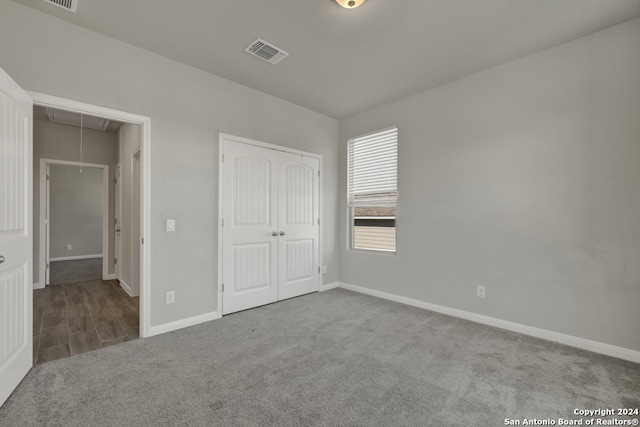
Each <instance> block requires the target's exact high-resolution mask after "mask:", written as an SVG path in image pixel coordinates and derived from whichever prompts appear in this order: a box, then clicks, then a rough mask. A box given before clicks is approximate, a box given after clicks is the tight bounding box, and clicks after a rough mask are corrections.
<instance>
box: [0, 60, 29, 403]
mask: <svg viewBox="0 0 640 427" xmlns="http://www.w3.org/2000/svg"><path fill="white" fill-rule="evenodd" d="M32 117H33V105H32V101H31V98H30V97H29V96H28V95H27V94H26V93H25V92H24V91H23V90H22V89H21V88H20V87H19V86H18V85H17V84H16V83H15V82H14V81H13V80H12V79H11V78H10V77H9V76H8V75H7V74H6V73H5V72H4V71H3V70H2V69H0V203H1V205H0V206H1V208H0V261H1V263H0V405H1V404H2V403H4V402H5V401H6V400H7V398H8V397H9V395H10V394H11V392H13V390H14V389H15V388H16V387H17V386H18V384H19V383H20V381H21V380H22V378H24V376H25V375H26V374H27V372H29V370H30V369H31V366H32V365H33V336H32V333H33V331H32V328H33V326H32V324H33V319H32V312H33V307H32V304H33V303H32V298H33V294H32V292H33V291H32V287H33V283H32V270H31V269H32V254H31V251H32V239H33V236H32V224H31V221H32V212H31V206H32V205H31V197H32V189H31V181H32V164H31V163H32V160H31V156H32V134H31V124H32Z"/></svg>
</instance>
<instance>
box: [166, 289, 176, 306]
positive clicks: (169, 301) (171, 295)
mask: <svg viewBox="0 0 640 427" xmlns="http://www.w3.org/2000/svg"><path fill="white" fill-rule="evenodd" d="M174 302H176V291H169V292H167V304H173V303H174Z"/></svg>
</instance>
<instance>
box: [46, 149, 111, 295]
mask: <svg viewBox="0 0 640 427" xmlns="http://www.w3.org/2000/svg"><path fill="white" fill-rule="evenodd" d="M47 165H66V166H81V165H82V166H87V167H92V168H99V169H102V191H103V195H102V280H109V279H110V275H109V260H108V258H109V165H105V164H100V163H84V162H83V163H80V162H74V161H70V160H55V159H40V177H39V181H40V218H39V225H40V230H39V232H40V247H39V254H40V255H39V258H38V261H39V264H40V265H39V266H38V272H39V274H38V277H39V278H40V277H42V279H39V283H40V285H42V286H40V287H41V288H44V287H45V286H46V284H47V283H46V282H47V281H46V277H47V276H46V263H47V261H49V262H51V261H50V259H51V258H49V260H47V259H45V257H46V254H47V252H48V253H49V254H51V240H50V237H51V224H49V227H48V228H47V231H45V224H44V222H45V219H46V214H47V213H48V212H47V211H48V209H47V208H48V206H47V195H50V194H48V193H49V191H47V188H48V187H47V179H46V175H47ZM43 206H44V208H43ZM45 234H47V235H45ZM47 246H48V248H47ZM47 249H49V250H48V251H47ZM34 288H35V286H34Z"/></svg>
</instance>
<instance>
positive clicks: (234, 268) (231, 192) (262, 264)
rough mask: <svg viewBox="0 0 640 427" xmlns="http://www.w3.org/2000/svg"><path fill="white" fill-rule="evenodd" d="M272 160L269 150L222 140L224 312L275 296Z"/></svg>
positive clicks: (275, 207)
mask: <svg viewBox="0 0 640 427" xmlns="http://www.w3.org/2000/svg"><path fill="white" fill-rule="evenodd" d="M276 161H277V158H276V156H275V152H274V151H272V150H265V149H263V148H260V147H256V146H252V145H247V144H242V143H238V142H234V141H228V140H227V141H224V160H223V177H222V180H223V182H224V184H223V188H224V192H223V201H222V205H223V214H222V217H223V218H224V224H223V228H222V242H223V243H222V245H223V246H222V283H223V284H224V285H223V286H224V290H223V300H222V306H223V313H224V314H229V313H234V312H236V311H240V310H245V309H247V308H251V307H257V306H259V305H264V304H269V303H272V302H275V301H277V300H278V283H277V278H278V271H277V270H278V258H277V251H278V223H277V220H278V218H277V216H278V204H277V202H275V200H277V199H274V195H275V194H277V192H278V187H277V173H278V170H277V167H276V166H275V163H276Z"/></svg>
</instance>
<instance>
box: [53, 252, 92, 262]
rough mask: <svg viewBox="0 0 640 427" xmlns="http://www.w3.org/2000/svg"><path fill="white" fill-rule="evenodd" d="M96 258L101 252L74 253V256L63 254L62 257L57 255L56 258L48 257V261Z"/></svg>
mask: <svg viewBox="0 0 640 427" xmlns="http://www.w3.org/2000/svg"><path fill="white" fill-rule="evenodd" d="M96 258H102V254H93V255H76V256H63V257H57V258H49V262H58V261H77V260H79V259H96Z"/></svg>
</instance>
